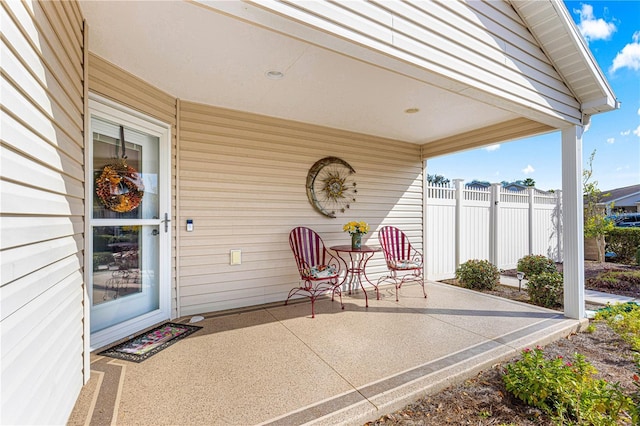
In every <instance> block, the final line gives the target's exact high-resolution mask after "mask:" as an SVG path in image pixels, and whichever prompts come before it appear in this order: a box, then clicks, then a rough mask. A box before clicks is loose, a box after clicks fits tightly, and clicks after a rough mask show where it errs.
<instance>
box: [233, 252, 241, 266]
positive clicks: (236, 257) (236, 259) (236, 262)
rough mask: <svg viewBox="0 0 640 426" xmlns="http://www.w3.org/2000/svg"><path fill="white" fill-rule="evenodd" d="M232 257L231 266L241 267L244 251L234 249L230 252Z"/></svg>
mask: <svg viewBox="0 0 640 426" xmlns="http://www.w3.org/2000/svg"><path fill="white" fill-rule="evenodd" d="M230 254H231V256H230V258H231V261H230V264H231V265H240V264H241V263H242V250H240V249H232V250H231V252H230Z"/></svg>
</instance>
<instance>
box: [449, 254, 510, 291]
mask: <svg viewBox="0 0 640 426" xmlns="http://www.w3.org/2000/svg"><path fill="white" fill-rule="evenodd" d="M456 278H457V279H458V281H460V283H462V285H464V286H465V287H467V288H474V289H487V290H491V289H493V288H494V287H495V286H496V285H497V284H498V283H499V282H500V271H498V268H496V266H495V265H493V264H492V263H491V262H489V261H488V260H476V259H473V260H467V261H466V262H464V263H463V264H462V265H460V267H459V268H458V269H457V270H456Z"/></svg>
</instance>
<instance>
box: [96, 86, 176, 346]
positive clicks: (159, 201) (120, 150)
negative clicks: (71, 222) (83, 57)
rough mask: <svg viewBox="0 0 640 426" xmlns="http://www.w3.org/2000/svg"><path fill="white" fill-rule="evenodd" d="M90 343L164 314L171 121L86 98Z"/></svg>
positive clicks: (167, 313) (166, 307)
mask: <svg viewBox="0 0 640 426" xmlns="http://www.w3.org/2000/svg"><path fill="white" fill-rule="evenodd" d="M89 113H90V142H89V144H88V148H89V164H88V170H89V175H88V176H87V186H88V187H89V188H90V189H91V190H90V197H89V198H88V199H87V202H88V203H90V206H91V207H90V209H89V210H90V212H89V216H88V220H89V228H90V232H89V235H87V238H88V241H89V244H88V248H89V250H88V253H87V255H88V256H90V257H89V259H90V261H89V262H88V263H89V264H90V265H91V268H90V270H89V271H88V274H87V275H88V279H89V281H88V282H89V285H88V288H89V293H90V294H89V298H90V300H91V313H90V328H91V348H92V349H96V348H99V347H101V346H104V345H107V344H109V343H111V342H114V341H116V340H118V339H120V338H123V337H127V336H130V335H133V334H135V333H136V332H138V331H140V330H142V329H144V328H146V327H149V326H151V325H154V324H156V323H158V322H161V321H163V320H166V319H168V318H169V317H170V306H171V300H170V294H171V291H170V269H169V268H170V265H171V258H170V255H171V251H170V242H171V238H170V237H171V233H170V230H171V227H170V226H169V218H170V217H171V214H170V207H171V204H170V197H169V193H170V182H171V178H170V152H171V150H170V127H169V125H167V124H164V123H160V122H158V121H157V120H155V119H152V118H150V117H146V116H143V115H142V114H140V113H137V112H134V111H131V110H128V109H126V108H124V107H121V106H119V105H117V104H114V103H112V102H108V101H106V100H101V99H96V97H93V99H91V100H90V102H89Z"/></svg>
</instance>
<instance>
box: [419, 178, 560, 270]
mask: <svg viewBox="0 0 640 426" xmlns="http://www.w3.org/2000/svg"><path fill="white" fill-rule="evenodd" d="M561 199H562V197H561V191H557V192H555V193H548V192H543V191H540V190H537V189H535V188H528V189H526V190H524V191H511V190H507V189H505V188H503V187H502V186H501V185H500V184H499V183H496V184H492V185H491V187H489V188H470V187H466V186H465V185H464V184H463V181H462V180H460V179H456V180H454V184H453V185H442V186H434V185H431V184H428V185H427V200H426V209H427V212H426V214H427V221H426V223H427V226H426V230H427V234H426V241H425V273H426V276H427V278H428V279H430V280H439V279H447V278H453V277H454V276H455V271H456V268H457V267H458V266H459V265H460V264H461V263H464V262H466V261H467V260H469V259H485V260H489V261H490V262H491V263H493V264H494V265H496V266H497V267H498V268H500V269H512V268H515V267H516V266H517V264H518V260H519V259H520V258H522V257H523V256H526V255H527V254H541V255H544V256H547V257H549V258H550V259H553V260H554V261H556V262H561V261H562V225H561V221H560V219H561Z"/></svg>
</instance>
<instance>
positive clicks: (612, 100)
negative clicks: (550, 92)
mask: <svg viewBox="0 0 640 426" xmlns="http://www.w3.org/2000/svg"><path fill="white" fill-rule="evenodd" d="M550 1H551V4H552V6H553V8H554V10H555V11H556V12H557V14H558V17H559V18H560V22H561V23H562V25H563V26H564V28H565V29H566V32H567V35H568V36H569V37H570V38H571V41H572V43H573V45H574V46H575V47H576V48H577V49H578V50H579V52H580V54H581V56H582V58H583V64H584V65H585V67H586V70H585V71H587V72H588V74H589V75H590V76H591V77H593V79H594V80H595V82H596V83H597V84H598V86H599V87H600V90H601V91H602V94H603V97H602V98H600V99H597V100H592V101H589V102H586V103H585V104H582V111H583V113H584V114H589V115H592V114H597V113H599V112H606V111H612V110H615V109H618V108H619V107H620V103H619V102H618V100H617V98H616V95H615V93H613V90H612V89H611V86H609V82H608V81H607V79H606V78H605V76H604V74H603V72H602V70H601V69H600V66H599V65H598V62H597V61H596V60H595V58H594V57H593V54H592V53H591V50H590V49H589V47H588V46H587V43H586V41H585V40H584V38H583V37H582V34H580V31H579V30H578V27H577V26H576V24H575V22H574V21H573V18H571V15H570V14H569V10H567V8H566V6H565V5H564V3H563V2H562V1H561V0H550Z"/></svg>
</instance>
